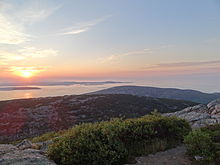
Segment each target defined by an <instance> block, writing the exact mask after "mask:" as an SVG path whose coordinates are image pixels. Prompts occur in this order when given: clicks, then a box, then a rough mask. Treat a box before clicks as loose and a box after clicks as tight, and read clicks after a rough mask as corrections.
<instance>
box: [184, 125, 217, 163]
mask: <svg viewBox="0 0 220 165" xmlns="http://www.w3.org/2000/svg"><path fill="white" fill-rule="evenodd" d="M184 142H185V144H186V146H187V152H188V154H189V155H191V156H201V157H203V161H206V162H213V161H218V162H219V163H220V161H219V160H218V158H219V157H220V124H217V125H210V126H207V127H205V128H201V129H197V130H194V131H192V132H190V133H189V134H188V135H187V136H186V137H185V138H184Z"/></svg>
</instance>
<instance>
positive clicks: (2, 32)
mask: <svg viewBox="0 0 220 165" xmlns="http://www.w3.org/2000/svg"><path fill="white" fill-rule="evenodd" d="M31 2H32V3H29V4H28V5H26V6H24V7H22V8H21V7H18V6H13V5H12V4H10V3H9V2H8V1H2V2H0V44H12V45H17V44H21V43H24V42H26V41H29V40H30V39H31V38H32V37H31V35H29V34H27V32H26V31H27V29H26V28H27V25H28V24H30V23H34V22H38V21H41V20H44V19H46V18H47V17H49V16H50V15H52V14H53V13H54V12H55V11H56V10H57V9H58V8H59V7H43V6H42V4H41V5H40V3H39V1H31Z"/></svg>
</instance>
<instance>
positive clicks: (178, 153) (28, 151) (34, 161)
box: [0, 99, 220, 165]
mask: <svg viewBox="0 0 220 165" xmlns="http://www.w3.org/2000/svg"><path fill="white" fill-rule="evenodd" d="M164 115H165V116H177V117H180V118H183V119H186V120H188V121H189V122H190V124H191V125H192V127H193V128H200V127H204V126H207V125H212V124H218V123H220V99H218V100H215V101H212V102H210V103H209V104H208V105H203V104H200V105H197V106H193V107H188V108H185V109H183V110H181V111H178V112H174V113H166V114H164ZM51 142H52V141H47V142H42V143H35V144H32V143H31V142H30V141H27V140H24V141H23V142H21V143H19V144H18V145H16V146H14V145H11V144H2V145H0V164H1V165H56V164H55V163H54V162H53V161H51V160H48V158H47V157H46V155H45V153H46V150H47V146H48V144H50V143H51ZM185 152H186V150H185V147H184V146H181V147H177V148H175V149H171V150H167V151H164V152H158V153H156V154H155V155H148V156H146V157H140V158H136V160H137V164H136V165H148V164H149V162H150V164H149V165H157V164H158V165H159V164H160V163H162V164H167V165H168V164H169V165H175V163H176V164H179V163H182V164H190V160H189V159H188V158H187V157H186V155H185Z"/></svg>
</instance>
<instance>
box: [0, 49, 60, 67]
mask: <svg viewBox="0 0 220 165" xmlns="http://www.w3.org/2000/svg"><path fill="white" fill-rule="evenodd" d="M57 54H58V51H56V50H54V49H37V48H35V47H24V48H23V49H19V50H17V52H8V51H2V50H1V51H0V60H1V61H2V62H4V63H6V62H10V61H19V60H28V59H30V58H45V57H49V56H55V55H57Z"/></svg>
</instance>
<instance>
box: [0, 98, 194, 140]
mask: <svg viewBox="0 0 220 165" xmlns="http://www.w3.org/2000/svg"><path fill="white" fill-rule="evenodd" d="M192 105H196V103H193V102H188V101H180V100H169V99H154V98H149V97H138V96H132V95H79V96H74V95H72V96H61V97H47V98H35V99H22V100H10V101H1V102H0V142H1V141H2V142H5V141H13V140H18V139H24V138H27V137H34V136H38V135H41V134H43V133H46V132H51V131H58V130H62V129H67V128H69V127H72V126H73V125H75V124H79V123H84V122H95V121H102V120H109V119H110V118H114V117H125V118H134V117H140V116H143V115H146V114H148V113H150V112H152V111H153V110H154V109H158V111H160V112H162V113H163V112H164V113H165V112H174V111H178V110H181V109H183V108H186V107H189V106H192Z"/></svg>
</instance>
